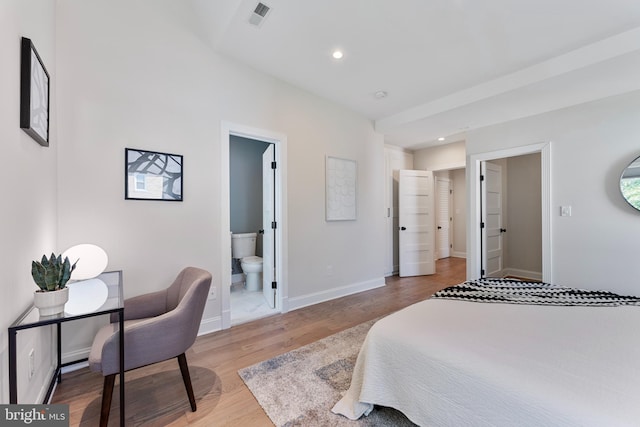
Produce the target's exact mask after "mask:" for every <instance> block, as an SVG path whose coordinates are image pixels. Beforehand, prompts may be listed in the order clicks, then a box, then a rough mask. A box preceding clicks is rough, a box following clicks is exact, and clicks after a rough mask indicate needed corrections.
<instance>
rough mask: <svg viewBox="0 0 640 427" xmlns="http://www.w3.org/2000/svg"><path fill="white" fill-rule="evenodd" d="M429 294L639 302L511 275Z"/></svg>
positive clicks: (576, 302) (550, 302) (586, 302)
mask: <svg viewBox="0 0 640 427" xmlns="http://www.w3.org/2000/svg"><path fill="white" fill-rule="evenodd" d="M433 298H443V299H455V300H463V301H475V302H498V303H509V304H533V305H566V306H570V305H580V306H597V307H615V306H620V305H640V298H639V297H635V296H624V295H618V294H615V293H613V292H608V291H590V290H586V289H576V288H567V287H562V286H554V285H551V284H549V283H540V282H527V281H521V280H511V279H487V278H485V279H477V280H470V281H466V282H464V283H461V284H459V285H456V286H451V287H449V288H446V289H442V290H441V291H438V292H436V293H435V294H434V295H433Z"/></svg>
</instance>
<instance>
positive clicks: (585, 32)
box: [190, 0, 640, 149]
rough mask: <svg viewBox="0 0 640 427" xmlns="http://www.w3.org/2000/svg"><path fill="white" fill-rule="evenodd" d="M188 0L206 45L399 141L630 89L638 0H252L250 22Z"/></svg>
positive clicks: (237, 10) (220, 4)
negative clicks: (258, 19)
mask: <svg viewBox="0 0 640 427" xmlns="http://www.w3.org/2000/svg"><path fill="white" fill-rule="evenodd" d="M190 1H191V3H192V5H193V8H194V12H195V14H196V16H197V19H198V24H199V28H198V31H199V32H200V34H202V36H203V37H204V38H205V40H207V42H208V43H210V44H211V46H212V48H214V49H215V50H216V51H218V52H220V53H222V54H224V55H227V56H229V57H232V58H235V59H237V60H239V61H241V62H243V63H246V64H248V65H250V66H251V67H253V68H256V69H258V70H261V71H263V72H265V73H267V74H270V75H272V76H274V77H276V78H278V79H281V80H284V81H286V82H289V83H291V84H293V85H295V86H297V87H300V88H303V89H305V90H307V91H309V92H312V93H315V94H317V95H319V96H322V97H324V98H327V99H329V100H331V101H334V102H336V103H338V104H341V105H344V106H345V107H347V108H349V109H352V110H354V111H357V112H359V113H360V114H362V115H364V116H366V117H367V118H369V119H371V120H372V121H374V123H375V127H376V130H377V131H379V132H381V133H383V134H384V135H385V142H386V143H389V144H393V145H398V146H400V147H405V148H413V149H416V148H422V147H427V146H431V145H436V144H442V143H447V142H453V141H456V140H460V139H464V133H465V132H466V131H468V130H471V129H477V128H480V127H483V126H487V125H491V124H495V123H501V122H504V121H508V120H513V119H516V118H520V117H526V116H529V115H533V114H539V113H543V112H545V111H551V110H555V109H558V108H564V107H568V106H571V105H576V104H579V103H583V102H588V101H592V100H595V99H600V98H603V97H606V96H611V95H615V94H620V93H624V92H628V91H632V90H638V89H640V1H638V0H606V1H605V0H520V1H514V0H483V1H478V0H393V1H392V0H316V1H312V0H262V3H264V4H266V5H267V6H269V7H270V8H271V10H270V11H269V14H268V15H267V16H266V17H265V18H264V20H263V21H262V23H261V25H260V26H254V25H251V24H250V23H249V19H250V17H251V15H252V12H253V11H254V9H255V7H256V5H257V4H258V0H215V1H211V0H190ZM335 49H341V50H342V51H343V52H344V57H343V58H342V59H341V60H335V59H333V58H332V56H331V54H332V52H333V51H334V50H335ZM378 91H385V92H386V93H387V96H386V97H384V98H382V99H377V98H376V96H375V94H376V92H378ZM439 137H445V138H446V139H445V140H444V142H439V141H438V140H437V139H438V138H439Z"/></svg>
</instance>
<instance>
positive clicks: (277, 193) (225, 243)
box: [220, 122, 288, 329]
mask: <svg viewBox="0 0 640 427" xmlns="http://www.w3.org/2000/svg"><path fill="white" fill-rule="evenodd" d="M235 138H242V139H245V140H252V141H253V142H254V143H256V141H257V142H258V143H259V144H263V146H267V147H273V152H272V154H271V156H272V158H273V160H272V161H271V162H270V164H269V166H271V167H272V168H273V169H272V170H270V171H269V173H270V174H272V176H273V180H272V184H273V185H272V186H271V188H272V190H273V193H274V194H273V197H272V200H273V205H272V209H271V213H270V214H271V215H273V219H272V221H270V224H269V228H268V231H269V232H270V233H272V241H271V243H268V245H273V246H274V247H275V249H274V250H273V251H271V252H269V251H267V252H265V251H264V248H263V252H262V253H263V255H264V254H267V255H268V254H269V253H270V254H271V255H272V257H271V258H272V261H271V262H272V268H269V267H268V266H267V267H264V262H265V260H264V258H263V271H262V277H267V278H269V281H270V282H269V287H268V289H267V290H268V291H269V293H270V294H271V295H273V299H274V300H275V301H274V303H275V304H274V305H275V310H274V311H273V312H277V313H284V312H286V311H287V304H286V301H287V293H288V289H287V280H286V279H287V278H286V262H287V261H286V260H287V258H286V253H287V252H286V251H287V246H286V224H287V223H286V209H285V207H286V179H285V176H286V164H285V162H284V161H283V159H285V158H286V136H285V135H282V134H279V133H276V132H271V131H268V130H263V129H256V128H250V127H247V126H243V125H237V124H233V123H228V122H223V123H222V129H221V144H220V145H221V168H220V169H221V197H220V207H221V221H220V230H221V232H220V245H221V246H220V249H221V252H220V265H221V266H222V267H223V268H222V272H221V274H220V283H221V286H220V289H221V292H220V294H221V295H220V296H221V327H222V329H227V328H229V327H231V326H232V324H236V323H238V322H237V321H235V320H234V322H232V313H231V310H232V307H231V286H232V283H233V282H234V280H233V277H234V276H233V274H232V263H231V260H232V251H231V242H232V238H231V190H232V187H231V178H230V172H231V162H230V150H231V145H230V144H232V140H233V139H235ZM260 172H262V166H261V167H260ZM263 182H264V180H263ZM259 203H260V205H261V206H262V205H263V200H262V197H260V198H259ZM260 220H261V221H262V218H261V219H260ZM252 228H255V226H252ZM264 229H265V227H264V226H260V228H259V229H256V230H255V231H256V232H257V233H260V230H264ZM227 230H228V231H227ZM247 231H251V230H247ZM262 237H265V236H262ZM260 240H261V241H264V240H267V239H264V238H261V239H260ZM265 268H266V273H267V274H265ZM235 277H236V278H237V277H238V276H235ZM262 285H263V286H262V289H263V290H265V287H264V283H263V284H262ZM259 296H260V298H263V297H262V295H259ZM260 317H262V316H260Z"/></svg>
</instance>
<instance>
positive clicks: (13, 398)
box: [9, 329, 18, 403]
mask: <svg viewBox="0 0 640 427" xmlns="http://www.w3.org/2000/svg"><path fill="white" fill-rule="evenodd" d="M17 333H18V331H13V330H11V329H9V403H18V374H17V372H16V370H17V369H18V366H17V365H16V362H17V358H16V335H17Z"/></svg>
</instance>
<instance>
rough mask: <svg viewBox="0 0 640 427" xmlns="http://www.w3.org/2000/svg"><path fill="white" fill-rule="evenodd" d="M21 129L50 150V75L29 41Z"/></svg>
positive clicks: (22, 65)
mask: <svg viewBox="0 0 640 427" xmlns="http://www.w3.org/2000/svg"><path fill="white" fill-rule="evenodd" d="M20 127H21V128H22V129H23V130H24V131H25V132H26V133H27V134H29V136H31V137H32V138H33V139H35V140H36V141H37V142H38V143H39V144H40V145H42V146H44V147H48V146H49V73H48V72H47V69H46V68H45V66H44V64H43V62H42V59H41V58H40V55H38V51H36V48H35V47H34V46H33V43H31V39H28V38H26V37H23V38H22V46H21V60H20Z"/></svg>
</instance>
